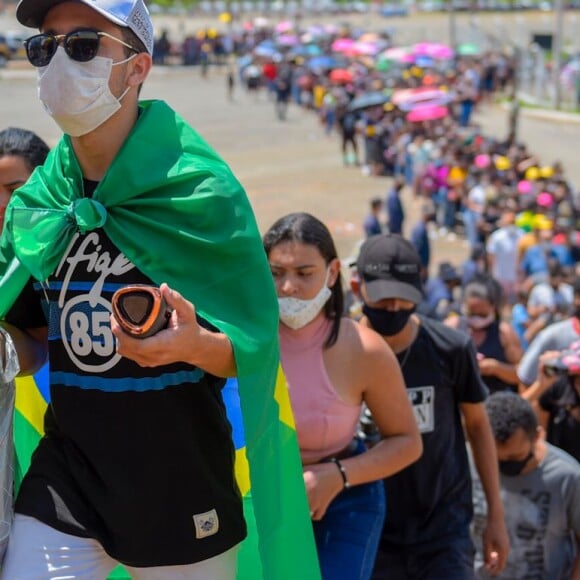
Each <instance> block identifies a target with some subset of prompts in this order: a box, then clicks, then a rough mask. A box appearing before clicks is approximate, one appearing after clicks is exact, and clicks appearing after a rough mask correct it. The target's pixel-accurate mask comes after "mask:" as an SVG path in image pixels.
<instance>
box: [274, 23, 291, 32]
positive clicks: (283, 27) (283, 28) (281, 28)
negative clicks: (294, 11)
mask: <svg viewBox="0 0 580 580" xmlns="http://www.w3.org/2000/svg"><path fill="white" fill-rule="evenodd" d="M293 28H294V24H293V23H292V22H290V20H284V21H283V22H279V23H278V24H276V26H275V27H274V30H275V31H276V32H278V33H284V32H290V31H291V30H292V29H293Z"/></svg>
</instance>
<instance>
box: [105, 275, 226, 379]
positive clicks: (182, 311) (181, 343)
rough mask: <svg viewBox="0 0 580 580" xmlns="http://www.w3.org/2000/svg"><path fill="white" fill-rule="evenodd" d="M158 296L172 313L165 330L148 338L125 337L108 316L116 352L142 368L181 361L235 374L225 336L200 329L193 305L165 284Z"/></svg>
mask: <svg viewBox="0 0 580 580" xmlns="http://www.w3.org/2000/svg"><path fill="white" fill-rule="evenodd" d="M160 290H161V294H162V295H163V298H165V301H166V302H167V304H168V306H169V307H170V308H171V309H172V310H173V312H172V314H171V318H170V319H169V324H168V326H167V328H166V329H165V330H161V331H159V332H158V333H157V334H155V335H154V336H151V337H149V338H144V339H139V338H133V337H132V336H129V335H128V334H126V333H125V332H123V330H122V329H121V327H120V325H119V323H118V322H117V321H116V320H115V317H114V316H112V315H111V330H112V331H113V334H114V335H115V337H116V339H117V352H118V353H119V354H120V355H121V356H124V357H125V358H128V359H131V360H132V361H134V362H136V363H137V364H138V365H140V366H142V367H156V366H162V365H168V364H172V363H176V362H184V363H188V364H190V365H193V366H196V367H199V368H201V369H203V370H204V371H207V372H209V373H211V374H213V375H215V376H218V377H231V376H235V374H236V365H235V361H234V355H233V350H232V345H231V343H230V342H229V340H228V337H227V336H226V335H225V334H222V333H219V332H211V331H209V330H206V329H205V328H203V327H202V326H200V325H199V324H198V322H197V317H196V314H195V306H194V305H193V304H192V303H191V302H189V301H188V300H186V299H185V298H184V297H183V296H182V295H181V294H180V293H179V292H177V291H175V290H172V289H171V288H169V286H167V284H162V285H161V287H160Z"/></svg>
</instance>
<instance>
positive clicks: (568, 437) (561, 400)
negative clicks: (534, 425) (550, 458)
mask: <svg viewBox="0 0 580 580" xmlns="http://www.w3.org/2000/svg"><path fill="white" fill-rule="evenodd" d="M539 404H540V407H541V408H542V409H544V411H547V412H548V413H549V414H550V422H549V424H548V434H547V439H548V441H549V442H550V443H552V445H556V446H557V447H559V448H560V449H563V450H564V451H566V452H568V453H569V454H570V455H572V457H574V458H575V459H576V460H577V461H580V421H578V420H577V419H576V418H575V417H574V416H573V415H572V414H571V411H572V409H573V408H575V407H578V406H579V405H580V400H579V397H578V396H577V395H576V394H575V393H574V391H573V387H572V386H571V385H570V384H569V383H568V378H567V377H562V378H561V379H559V380H558V381H556V382H555V383H554V384H553V385H552V386H551V387H550V388H549V389H548V390H547V391H546V392H545V393H544V394H543V395H542V396H541V397H540V400H539Z"/></svg>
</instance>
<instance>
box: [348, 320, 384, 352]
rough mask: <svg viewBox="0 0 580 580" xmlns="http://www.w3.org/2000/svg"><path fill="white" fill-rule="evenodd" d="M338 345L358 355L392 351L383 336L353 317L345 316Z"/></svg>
mask: <svg viewBox="0 0 580 580" xmlns="http://www.w3.org/2000/svg"><path fill="white" fill-rule="evenodd" d="M337 345H339V346H340V347H341V348H345V349H348V350H349V351H350V352H352V353H353V354H356V355H358V356H361V355H366V357H371V356H383V355H384V354H385V352H386V353H389V352H391V349H390V347H389V346H388V345H387V343H386V342H385V341H384V339H383V337H382V336H380V335H379V334H378V333H377V332H375V331H374V330H373V329H372V328H369V327H367V326H364V325H363V324H362V323H360V322H357V321H355V320H352V319H351V318H343V320H342V322H341V325H340V333H339V336H338V340H337Z"/></svg>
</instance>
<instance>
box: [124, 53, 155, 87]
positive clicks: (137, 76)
mask: <svg viewBox="0 0 580 580" xmlns="http://www.w3.org/2000/svg"><path fill="white" fill-rule="evenodd" d="M130 64H132V65H133V66H132V67H131V71H130V72H129V75H128V78H127V84H128V85H129V86H130V87H138V86H140V85H142V84H143V83H144V82H145V79H146V78H147V76H148V75H149V71H150V70H151V66H152V64H153V61H152V59H151V55H150V54H148V53H146V52H140V53H139V54H138V55H137V56H135V58H134V59H133V60H132V61H131V63H130Z"/></svg>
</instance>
